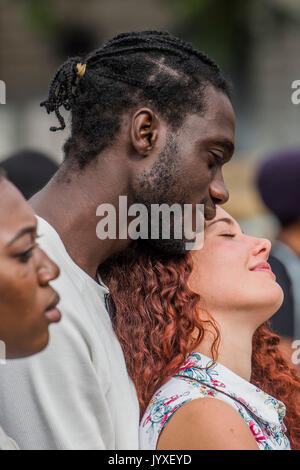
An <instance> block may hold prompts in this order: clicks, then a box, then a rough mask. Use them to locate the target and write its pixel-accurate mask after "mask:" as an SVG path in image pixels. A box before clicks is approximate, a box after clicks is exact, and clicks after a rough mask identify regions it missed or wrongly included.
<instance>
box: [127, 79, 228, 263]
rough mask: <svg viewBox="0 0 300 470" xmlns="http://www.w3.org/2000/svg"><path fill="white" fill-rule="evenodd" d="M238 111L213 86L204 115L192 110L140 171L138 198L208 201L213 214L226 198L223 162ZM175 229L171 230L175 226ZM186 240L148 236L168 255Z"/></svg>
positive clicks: (179, 250)
mask: <svg viewBox="0 0 300 470" xmlns="http://www.w3.org/2000/svg"><path fill="white" fill-rule="evenodd" d="M234 135H235V116H234V111H233V108H232V105H231V103H230V100H229V99H228V97H227V96H226V95H225V94H224V93H223V92H221V91H218V90H216V89H214V88H213V87H209V88H208V90H207V109H206V111H205V113H204V114H203V115H198V114H189V115H188V116H187V117H186V119H185V121H184V123H183V125H182V126H181V128H180V129H179V131H178V132H176V134H175V135H173V134H172V133H171V131H170V130H168V131H167V138H166V143H165V146H164V148H163V150H162V152H161V153H160V155H159V157H158V159H157V160H156V161H155V163H154V164H153V165H152V166H151V167H149V168H148V169H144V171H143V173H142V174H141V175H140V178H139V182H138V183H139V184H138V188H137V190H136V193H135V200H136V202H139V203H143V204H145V205H146V206H147V207H148V211H149V209H150V206H151V204H153V203H157V204H162V203H166V204H169V205H172V204H174V203H179V204H181V205H183V204H192V205H193V208H195V207H196V204H203V205H204V216H205V219H206V220H211V219H213V218H214V217H215V213H216V204H224V203H225V202H226V201H227V200H228V197H229V195H228V191H227V189H226V187H225V184H224V180H223V175H222V167H223V165H224V164H225V163H227V162H228V161H229V160H230V159H231V157H232V154H233V151H234ZM171 234H172V230H171ZM185 242H186V240H184V239H182V240H176V239H174V237H173V239H172V237H171V239H168V240H167V239H165V240H164V239H162V238H161V237H160V238H159V239H158V240H147V242H146V243H147V244H150V245H151V246H152V247H153V248H154V249H157V250H159V251H161V252H162V253H164V254H166V255H177V254H183V253H185V252H186V248H185Z"/></svg>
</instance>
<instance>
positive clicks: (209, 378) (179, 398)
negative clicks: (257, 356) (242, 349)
mask: <svg viewBox="0 0 300 470" xmlns="http://www.w3.org/2000/svg"><path fill="white" fill-rule="evenodd" d="M200 397H211V398H218V399H220V400H223V401H225V402H227V403H229V404H230V405H231V406H233V407H234V408H235V409H236V410H237V412H238V413H239V414H240V416H241V417H242V418H243V419H244V420H245V422H246V423H247V424H248V426H249V429H250V431H251V433H252V434H253V436H254V438H255V440H256V443H257V445H258V447H259V449H262V450H289V449H290V444H289V440H288V438H287V437H286V435H285V432H286V427H285V425H284V423H283V419H284V417H285V405H284V404H283V403H282V402H280V401H279V400H276V399H275V398H273V397H271V396H270V395H268V394H267V393H265V392H264V391H263V390H261V389H260V388H258V387H256V386H255V385H253V384H251V383H249V382H247V381H246V380H245V379H243V378H242V377H239V376H238V375H237V374H235V373H234V372H232V371H231V370H229V369H227V367H225V366H223V365H222V364H219V363H217V362H214V361H213V360H212V359H210V358H208V357H206V356H205V355H204V354H200V353H197V352H194V353H192V354H191V355H190V356H189V357H188V359H187V360H186V362H185V363H184V364H183V365H182V367H181V368H180V369H179V370H178V372H177V374H176V375H174V376H173V377H172V378H171V379H170V380H169V381H168V382H167V383H165V384H164V385H163V386H162V387H161V388H160V389H159V390H158V391H157V392H156V393H155V394H154V396H153V397H152V399H151V401H150V403H149V405H148V408H147V410H146V412H145V414H144V416H143V419H142V421H141V425H140V447H141V449H152V450H154V449H156V445H157V441H158V438H159V435H160V433H161V432H162V430H163V429H164V427H165V425H166V424H167V422H168V420H169V419H170V418H171V417H172V416H173V414H174V413H175V412H176V411H177V410H178V409H179V408H180V407H181V406H183V405H184V404H186V403H188V402H189V401H191V400H193V399H196V398H200Z"/></svg>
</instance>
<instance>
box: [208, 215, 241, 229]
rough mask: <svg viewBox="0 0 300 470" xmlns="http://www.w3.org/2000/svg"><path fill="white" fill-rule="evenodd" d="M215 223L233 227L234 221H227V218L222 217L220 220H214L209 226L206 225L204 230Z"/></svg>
mask: <svg viewBox="0 0 300 470" xmlns="http://www.w3.org/2000/svg"><path fill="white" fill-rule="evenodd" d="M217 222H226V223H227V224H229V225H234V221H233V220H232V219H229V217H222V218H221V219H216V220H214V221H213V222H211V223H210V224H208V225H206V228H208V227H211V226H212V225H214V224H216V223H217Z"/></svg>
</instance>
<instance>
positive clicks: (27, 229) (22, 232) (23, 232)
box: [8, 225, 36, 246]
mask: <svg viewBox="0 0 300 470" xmlns="http://www.w3.org/2000/svg"><path fill="white" fill-rule="evenodd" d="M27 234H31V235H35V234H36V227H35V226H34V225H33V226H31V227H25V228H22V230H20V231H19V232H18V233H17V235H16V236H15V237H14V238H13V239H12V240H11V241H10V242H9V243H8V246H11V245H13V244H14V243H15V242H16V241H17V240H19V239H20V238H22V237H24V235H27Z"/></svg>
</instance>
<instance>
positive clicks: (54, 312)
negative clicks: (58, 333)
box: [45, 293, 61, 323]
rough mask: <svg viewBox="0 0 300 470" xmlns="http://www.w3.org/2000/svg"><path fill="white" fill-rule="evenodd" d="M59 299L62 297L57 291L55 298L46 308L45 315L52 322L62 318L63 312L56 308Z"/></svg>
mask: <svg viewBox="0 0 300 470" xmlns="http://www.w3.org/2000/svg"><path fill="white" fill-rule="evenodd" d="M59 301H60V297H59V295H58V294H57V293H55V296H54V299H53V300H52V302H51V304H49V306H48V307H47V308H46V310H45V317H46V318H47V320H48V321H49V322H50V323H57V322H59V321H60V319H61V313H60V311H59V310H58V309H57V308H56V305H57V304H58V302H59Z"/></svg>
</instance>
